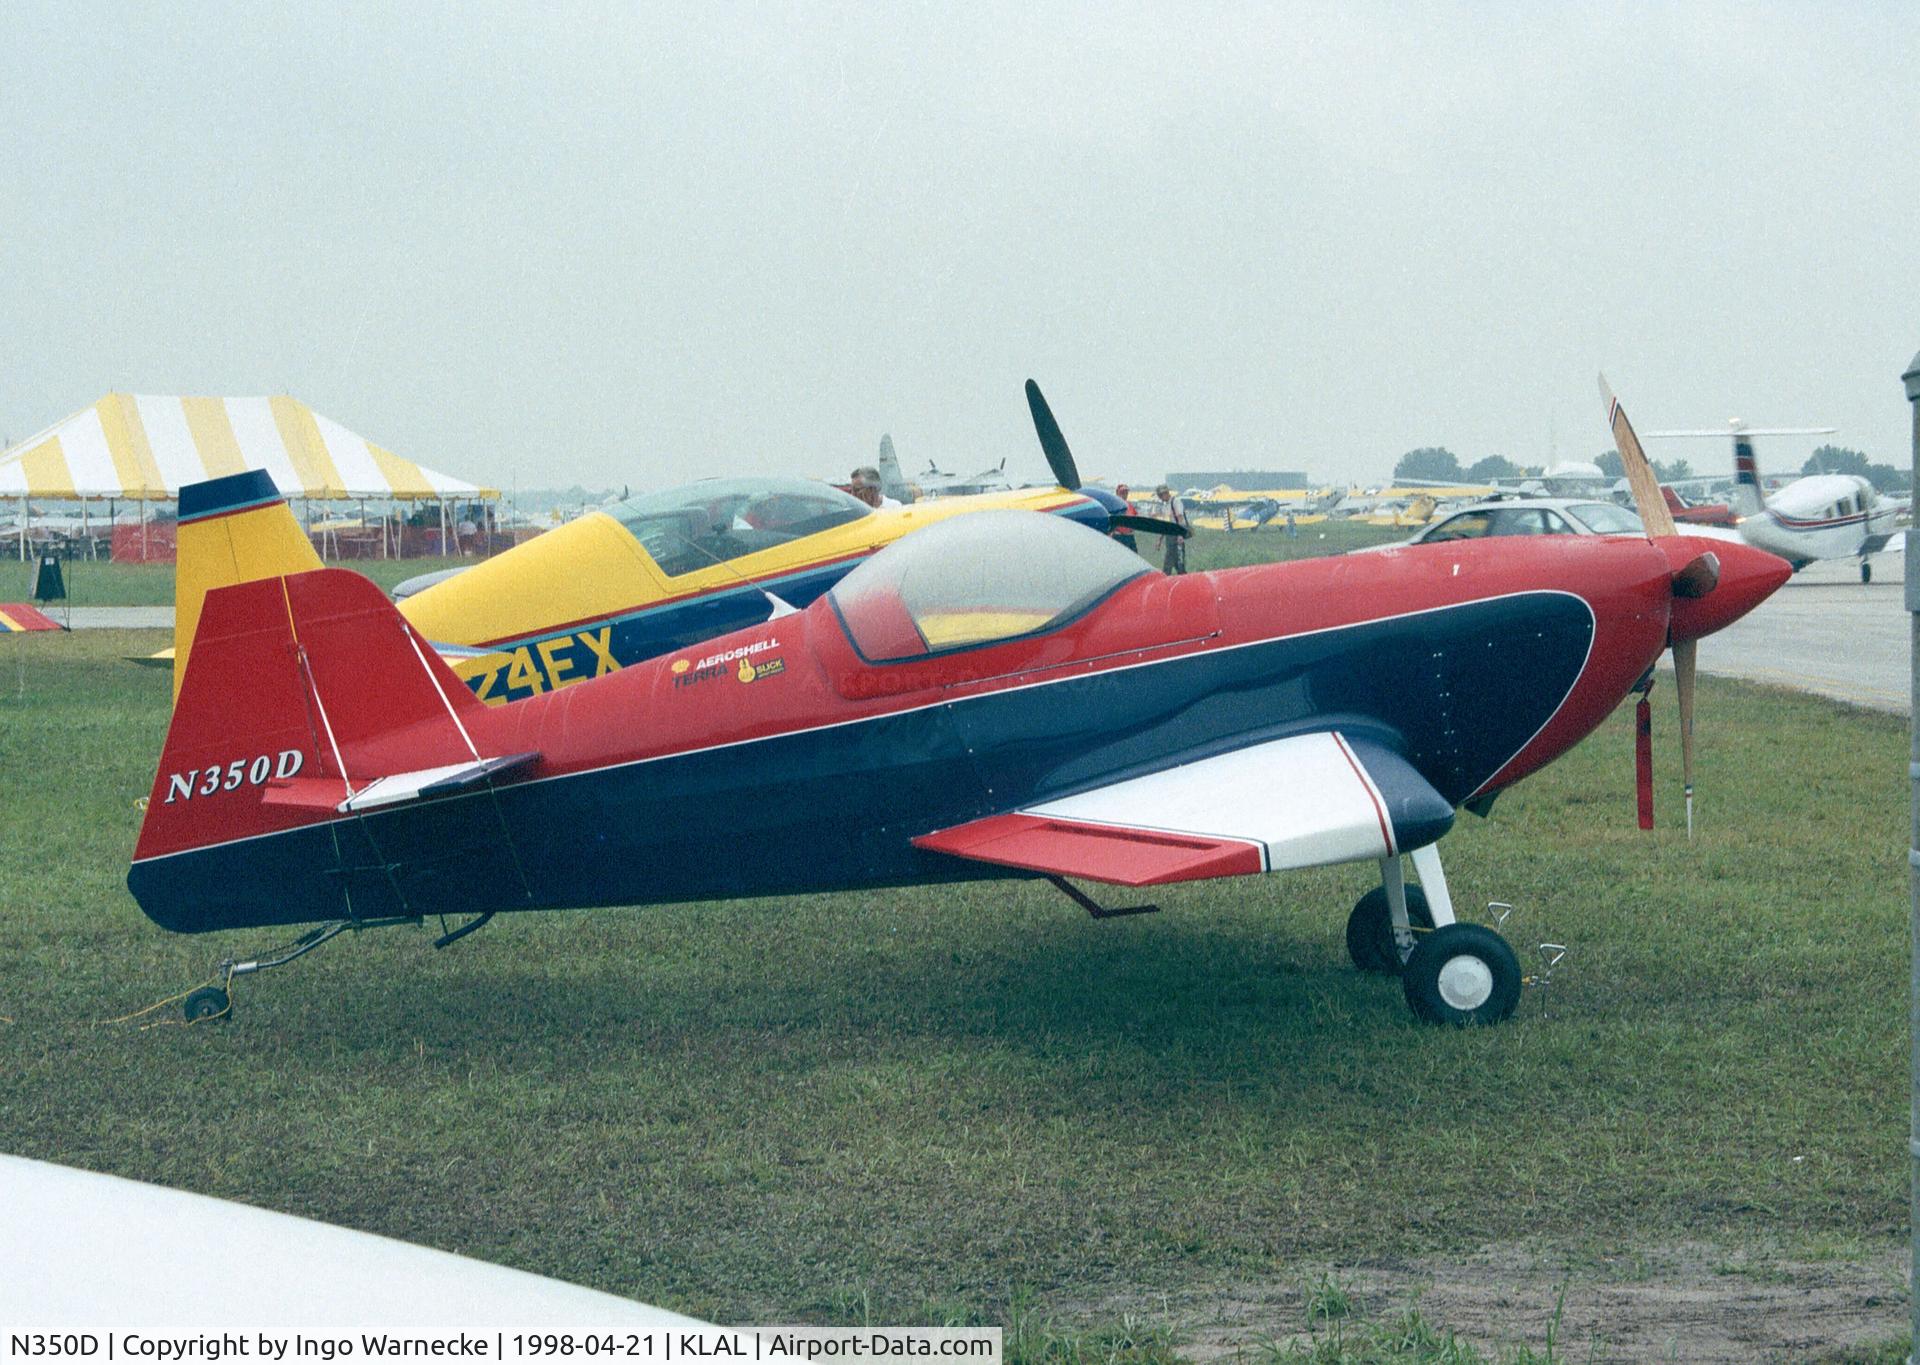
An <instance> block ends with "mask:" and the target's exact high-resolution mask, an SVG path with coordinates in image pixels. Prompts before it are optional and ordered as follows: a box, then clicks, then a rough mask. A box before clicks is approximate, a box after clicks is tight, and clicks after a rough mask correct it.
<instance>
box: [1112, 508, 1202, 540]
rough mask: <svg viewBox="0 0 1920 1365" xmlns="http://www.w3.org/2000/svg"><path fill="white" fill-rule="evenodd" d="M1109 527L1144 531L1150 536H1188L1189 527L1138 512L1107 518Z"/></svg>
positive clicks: (1190, 528) (1190, 531)
mask: <svg viewBox="0 0 1920 1365" xmlns="http://www.w3.org/2000/svg"><path fill="white" fill-rule="evenodd" d="M1107 522H1108V524H1109V525H1113V526H1121V527H1125V528H1126V529H1127V530H1129V531H1145V532H1146V533H1147V534H1148V535H1150V536H1190V535H1192V534H1193V528H1192V527H1191V526H1182V525H1181V524H1180V523H1179V522H1177V521H1162V520H1161V519H1160V518H1159V517H1148V516H1142V515H1141V514H1140V513H1138V512H1116V513H1114V514H1113V515H1112V516H1110V517H1108V518H1107Z"/></svg>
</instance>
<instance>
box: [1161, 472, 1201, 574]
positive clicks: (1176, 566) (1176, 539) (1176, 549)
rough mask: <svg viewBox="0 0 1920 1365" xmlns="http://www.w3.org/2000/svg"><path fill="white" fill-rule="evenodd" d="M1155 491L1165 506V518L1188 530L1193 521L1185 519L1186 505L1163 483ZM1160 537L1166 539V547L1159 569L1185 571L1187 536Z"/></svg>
mask: <svg viewBox="0 0 1920 1365" xmlns="http://www.w3.org/2000/svg"><path fill="white" fill-rule="evenodd" d="M1155 492H1156V493H1157V494H1158V495H1159V498H1160V501H1161V502H1162V503H1163V504H1164V505H1165V506H1166V509H1167V510H1166V513H1165V515H1166V519H1167V520H1168V521H1170V522H1172V523H1173V524H1174V525H1175V526H1180V527H1184V528H1186V529H1188V530H1189V531H1190V530H1191V529H1192V528H1193V523H1192V522H1191V521H1188V520H1187V505H1186V504H1185V503H1184V502H1182V501H1181V500H1180V499H1179V498H1177V497H1175V496H1174V494H1173V489H1171V488H1170V487H1168V486H1167V485H1166V484H1164V483H1163V484H1161V485H1160V487H1159V488H1158V489H1156V490H1155ZM1162 539H1163V540H1165V541H1166V547H1167V548H1166V555H1165V558H1164V559H1163V560H1162V562H1161V565H1160V568H1161V571H1162V572H1163V573H1185V572H1186V571H1187V538H1186V537H1185V536H1164V537H1162Z"/></svg>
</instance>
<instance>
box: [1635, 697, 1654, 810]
mask: <svg viewBox="0 0 1920 1365" xmlns="http://www.w3.org/2000/svg"><path fill="white" fill-rule="evenodd" d="M1633 794H1634V799H1635V802H1636V804H1638V806H1639V808H1640V828H1641V829H1652V828H1653V706H1652V704H1651V703H1650V702H1648V700H1647V694H1646V693H1644V692H1642V693H1641V694H1640V704H1639V705H1638V706H1636V707H1634V708H1633Z"/></svg>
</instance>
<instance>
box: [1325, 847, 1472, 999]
mask: <svg viewBox="0 0 1920 1365" xmlns="http://www.w3.org/2000/svg"><path fill="white" fill-rule="evenodd" d="M1414 866H1415V868H1416V870H1417V869H1418V867H1419V864H1418V863H1416V864H1414ZM1421 880H1422V881H1423V882H1424V881H1425V880H1426V874H1425V873H1422V874H1421ZM1441 899H1442V903H1443V904H1446V905H1447V906H1448V907H1449V909H1448V918H1449V919H1451V918H1452V910H1451V902H1449V901H1446V899H1445V884H1444V883H1442V888H1441ZM1428 901H1429V898H1428V895H1427V892H1426V890H1425V888H1424V887H1422V886H1409V885H1407V880H1406V873H1405V871H1404V869H1403V868H1402V867H1401V865H1400V859H1399V858H1398V857H1387V858H1382V859H1380V885H1378V886H1376V887H1374V888H1373V890H1371V891H1369V892H1367V894H1366V895H1364V896H1362V897H1361V898H1360V899H1359V900H1358V901H1357V902H1355V904H1354V907H1353V913H1352V914H1350V915H1348V916H1347V956H1349V957H1350V958H1352V959H1353V965H1354V966H1356V967H1358V968H1359V969H1360V970H1361V971H1363V972H1386V973H1392V974H1395V975H1397V974H1398V973H1399V971H1400V968H1401V967H1402V966H1403V965H1405V963H1406V960H1407V957H1408V955H1409V954H1410V953H1412V952H1413V945H1414V941H1415V940H1416V939H1417V938H1418V937H1419V936H1420V935H1421V934H1423V933H1425V932H1426V931H1427V930H1429V929H1431V928H1433V911H1432V910H1431V908H1429V903H1428Z"/></svg>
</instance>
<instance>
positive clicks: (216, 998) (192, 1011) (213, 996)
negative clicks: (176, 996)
mask: <svg viewBox="0 0 1920 1365" xmlns="http://www.w3.org/2000/svg"><path fill="white" fill-rule="evenodd" d="M180 1012H181V1013H182V1014H184V1015H186V1016H187V1022H188V1023H189V1024H198V1023H203V1022H205V1021H207V1020H210V1019H231V1018H233V1000H232V999H231V998H230V997H229V996H228V995H227V992H226V990H225V989H224V988H223V987H220V986H202V987H201V988H200V989H199V990H197V991H190V992H188V994H187V998H186V999H185V1000H184V1001H182V1002H181V1005H180Z"/></svg>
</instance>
